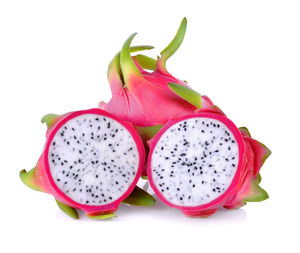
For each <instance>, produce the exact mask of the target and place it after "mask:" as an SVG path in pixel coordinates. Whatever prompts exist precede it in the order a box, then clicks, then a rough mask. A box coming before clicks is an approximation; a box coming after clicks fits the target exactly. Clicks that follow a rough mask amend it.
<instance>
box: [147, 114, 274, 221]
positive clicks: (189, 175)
mask: <svg viewBox="0 0 300 253" xmlns="http://www.w3.org/2000/svg"><path fill="white" fill-rule="evenodd" d="M149 145H150V153H149V157H148V178H149V182H150V185H151V187H152V188H153V190H154V192H155V193H156V195H157V196H158V197H159V198H160V199H161V200H162V201H163V202H164V203H166V204H167V205H169V206H172V207H175V208H178V209H180V210H181V211H182V212H183V213H184V214H185V215H187V216H190V217H207V216H209V215H211V214H213V213H214V212H216V211H217V210H218V209H219V208H220V207H225V208H229V209H230V208H237V207H240V206H242V205H244V204H245V203H246V202H247V201H262V200H265V199H267V198H268V195H267V193H266V192H265V191H264V190H263V189H262V188H261V187H260V186H259V185H258V184H259V183H260V175H259V170H260V168H261V166H262V164H263V163H264V161H265V160H266V158H267V157H268V156H269V155H270V154H271V151H270V150H269V149H268V148H267V147H266V146H264V145H263V144H262V143H260V142H258V141H256V140H254V139H252V138H251V136H250V134H249V131H248V130H247V129H246V128H240V129H238V128H237V127H236V126H235V125H234V123H233V122H232V121H230V120H229V119H228V118H227V117H226V116H225V115H224V114H223V113H222V112H221V111H220V110H218V109H216V108H211V109H210V110H207V109H200V110H198V111H197V112H196V113H194V114H191V115H187V116H184V117H181V118H177V119H172V120H170V121H169V122H168V123H167V124H166V125H165V126H164V127H163V128H162V129H161V130H160V131H159V132H158V134H157V135H156V136H155V137H154V138H153V139H152V140H151V141H150V142H149Z"/></svg>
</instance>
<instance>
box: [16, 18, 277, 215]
mask: <svg viewBox="0 0 300 253" xmlns="http://www.w3.org/2000/svg"><path fill="white" fill-rule="evenodd" d="M186 25H187V22H186V19H183V21H182V22H181V25H180V27H179V30H178V32H177V34H176V36H175V38H174V39H173V40H172V42H171V43H170V44H169V45H168V46H167V47H166V48H165V49H164V50H163V51H162V52H161V55H160V56H159V57H158V58H157V60H155V59H152V58H150V57H148V56H145V55H141V54H138V55H135V56H131V53H133V52H137V51H142V50H148V49H152V47H151V46H135V47H130V44H131V42H132V40H133V38H134V36H135V34H133V35H131V36H130V37H129V38H128V39H127V41H126V42H125V43H124V45H123V48H122V50H121V52H120V53H118V54H117V55H116V56H115V57H114V58H113V60H112V61H111V63H110V65H109V68H108V80H109V84H110V87H111V91H112V99H111V100H110V101H109V102H108V103H104V102H101V103H100V104H99V108H97V109H90V110H84V111H77V112H71V113H67V114H65V115H53V114H48V115H46V116H45V117H43V119H42V122H44V123H46V124H47V126H48V131H47V134H46V144H45V147H44V150H43V153H42V155H41V157H40V159H39V161H38V163H37V165H36V166H35V168H33V169H32V170H31V171H29V172H26V171H25V170H22V171H21V172H20V177H21V179H22V181H23V182H24V183H25V184H26V185H27V186H29V187H31V188H33V189H35V190H39V191H44V192H47V193H50V194H52V195H53V196H54V197H55V199H56V202H57V204H58V206H59V207H60V208H61V210H63V211H64V212H65V213H66V214H68V215H69V216H71V217H73V218H78V213H77V210H76V209H80V210H83V211H84V212H85V213H86V215H87V216H88V217H90V218H94V219H105V218H111V217H114V216H115V215H114V212H115V211H116V210H117V208H118V206H119V205H120V203H122V202H123V203H127V204H131V205H140V206H153V205H154V204H155V199H154V198H153V196H151V195H150V194H148V193H147V192H146V191H144V190H143V189H141V188H139V187H138V186H137V185H136V184H137V181H138V180H139V178H140V177H141V176H143V177H144V178H147V179H148V180H149V182H150V185H151V187H152V189H153V190H154V192H155V194H156V196H157V197H158V198H159V199H160V200H162V201H163V202H164V203H166V204H167V205H169V206H172V207H175V208H178V209H180V210H181V211H182V212H183V213H184V214H185V215H186V216H189V217H207V216H209V215H211V214H213V213H214V212H216V211H217V210H218V209H219V208H221V207H224V208H228V209H232V208H238V207H241V206H243V205H245V204H246V202H248V201H262V200H265V199H267V198H268V195H267V193H266V192H265V191H264V190H263V189H262V188H261V187H260V186H259V183H260V181H261V177H260V174H259V171H260V168H261V166H262V165H263V163H264V161H265V160H266V158H267V157H268V156H269V155H270V154H271V151H270V150H269V149H268V148H267V147H266V146H264V145H263V144H262V143H260V142H258V141H256V140H255V139H253V138H252V137H251V135H250V133H249V131H248V130H247V128H245V127H242V128H237V127H236V126H235V124H234V123H233V122H232V121H231V120H229V119H228V118H227V117H226V115H225V114H224V113H223V112H222V111H221V110H220V109H219V108H218V107H217V106H216V105H214V104H213V103H212V101H211V100H210V99H209V98H208V97H207V96H201V95H200V94H199V93H197V92H196V91H194V90H192V89H191V88H190V87H189V86H188V85H187V84H186V83H185V82H184V81H181V80H179V79H177V78H175V77H173V76H172V75H171V74H170V73H169V72H168V71H167V69H166V61H167V59H168V58H169V57H170V56H172V55H173V54H174V53H175V52H176V50H177V49H178V48H179V46H180V45H181V43H182V41H183V38H184V35H185V31H186Z"/></svg>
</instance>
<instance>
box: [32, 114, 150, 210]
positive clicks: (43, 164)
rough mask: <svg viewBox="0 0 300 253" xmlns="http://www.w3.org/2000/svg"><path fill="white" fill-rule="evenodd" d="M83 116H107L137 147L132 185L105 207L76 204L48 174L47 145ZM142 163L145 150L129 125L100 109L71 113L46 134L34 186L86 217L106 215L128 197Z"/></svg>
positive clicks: (139, 173) (138, 176)
mask: <svg viewBox="0 0 300 253" xmlns="http://www.w3.org/2000/svg"><path fill="white" fill-rule="evenodd" d="M83 114H97V115H102V116H107V117H109V118H112V119H114V120H116V121H117V122H119V123H120V124H121V125H123V126H124V127H125V128H126V129H127V130H128V131H129V132H130V133H131V135H132V137H133V139H134V140H135V142H136V144H137V147H138V152H139V158H140V161H139V167H138V171H137V173H136V177H135V179H134V181H133V182H132V184H131V185H130V186H129V188H128V190H127V191H126V192H125V193H124V194H123V195H122V196H121V197H120V198H119V199H117V200H115V201H114V202H112V203H110V204H107V205H101V206H89V205H83V204H80V203H77V202H75V201H73V200H72V199H71V198H69V197H68V196H67V195H65V194H64V193H63V192H62V191H61V190H60V189H59V188H58V187H57V185H56V184H55V182H54V180H53V178H52V176H51V172H50V167H49V163H48V152H49V145H50V143H51V141H52V139H53V138H54V136H55V134H56V132H57V131H58V130H59V129H60V128H61V127H62V126H63V125H64V124H65V123H66V122H67V121H69V120H71V119H72V118H74V117H77V116H79V115H83ZM144 161H145V150H144V146H143V144H142V141H141V139H140V137H139V135H138V134H137V133H136V131H135V130H134V128H133V127H132V125H131V124H130V123H127V122H124V121H121V120H120V119H118V118H117V117H115V116H113V115H111V114H109V113H107V112H105V111H103V110H100V109H90V110H85V111H77V112H72V113H70V114H67V115H65V116H62V117H61V118H60V119H59V120H58V122H56V124H55V125H54V126H53V127H52V128H51V129H50V130H49V132H48V133H47V141H46V145H45V149H44V152H43V154H42V156H41V157H40V159H39V162H38V165H37V170H36V174H35V180H34V181H35V184H36V185H37V186H38V187H39V188H41V189H42V190H43V191H45V192H47V193H50V194H52V195H53V196H54V197H55V198H56V199H58V200H59V201H60V202H62V203H63V204H65V205H68V206H71V207H73V208H77V209H81V210H83V211H84V212H85V213H87V214H88V215H99V214H106V213H113V212H114V211H115V210H116V209H117V208H118V206H119V204H120V203H121V202H122V201H123V200H124V199H125V198H126V197H128V196H129V194H130V193H131V192H132V191H133V189H134V187H135V185H136V184H137V181H138V179H139V178H140V176H141V172H142V169H143V166H144Z"/></svg>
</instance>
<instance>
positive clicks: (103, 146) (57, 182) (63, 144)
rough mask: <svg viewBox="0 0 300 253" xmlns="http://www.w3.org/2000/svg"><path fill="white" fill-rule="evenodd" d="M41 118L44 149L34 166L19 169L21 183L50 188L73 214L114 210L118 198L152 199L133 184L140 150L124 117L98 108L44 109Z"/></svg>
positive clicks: (110, 213)
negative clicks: (58, 111) (44, 130)
mask: <svg viewBox="0 0 300 253" xmlns="http://www.w3.org/2000/svg"><path fill="white" fill-rule="evenodd" d="M42 122H46V123H47V125H48V130H47V134H46V144H45V148H44V151H43V153H42V155H41V157H40V159H39V161H38V163H37V165H36V167H35V168H33V169H32V170H31V171H29V172H26V171H25V170H22V171H21V172H20V177H21V179H22V181H23V182H24V183H25V184H26V185H27V186H29V187H30V188H33V189H35V190H39V191H43V192H46V193H50V194H52V195H53V196H54V197H55V199H56V202H57V204H58V206H59V207H60V208H61V209H62V210H63V211H64V212H65V213H66V214H68V215H69V216H71V217H73V218H78V213H77V211H76V209H80V210H83V211H84V212H85V213H86V214H87V216H88V217H90V218H93V219H105V218H111V217H114V216H115V215H114V212H115V211H116V210H117V208H118V206H119V204H120V203H121V202H124V203H128V204H134V205H153V204H154V199H153V197H152V196H151V195H149V194H147V193H146V192H144V191H143V190H142V189H140V188H138V187H137V186H136V183H137V181H138V179H139V178H140V175H141V172H142V168H143V166H144V161H145V150H144V146H143V143H142V141H141V139H140V137H139V135H138V134H137V132H136V130H135V129H134V128H133V127H132V126H131V124H130V123H127V122H125V121H123V120H120V119H118V118H117V117H115V116H113V115H111V114H109V113H107V112H105V111H103V110H100V109H90V110H85V111H77V112H71V113H67V114H65V115H62V116H58V115H51V114H50V115H46V116H45V117H44V118H43V119H42ZM129 194H131V195H130V196H129Z"/></svg>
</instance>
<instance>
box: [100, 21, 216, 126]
mask: <svg viewBox="0 0 300 253" xmlns="http://www.w3.org/2000/svg"><path fill="white" fill-rule="evenodd" d="M186 26H187V21H186V19H185V18H184V19H183V20H182V22H181V25H180V27H179V29H178V31H177V34H176V36H175V38H174V39H173V40H172V42H171V43H170V44H169V45H168V46H167V47H166V48H165V49H164V50H163V51H162V52H161V56H160V57H158V58H157V61H156V60H154V59H152V58H150V57H147V56H144V55H137V56H133V57H131V55H130V51H131V52H135V51H139V50H145V49H151V48H152V47H150V46H144V47H143V46H140V47H135V48H130V44H131V42H132V40H133V38H134V36H135V35H136V34H133V35H131V36H130V37H129V38H128V39H127V41H126V42H125V44H124V46H123V48H122V51H121V52H120V53H118V54H117V55H116V56H115V57H114V59H113V60H112V62H111V63H110V65H109V69H108V80H109V83H110V87H111V91H112V99H111V100H110V101H109V102H108V103H107V104H106V103H104V102H101V103H100V104H99V107H100V108H101V109H104V110H106V111H108V112H110V113H113V114H115V115H117V116H118V117H120V118H122V119H124V120H126V121H130V122H132V123H133V124H135V125H137V126H139V127H149V126H157V125H162V124H165V123H166V122H167V121H168V120H169V119H170V118H172V117H175V116H176V117H180V116H183V115H186V114H189V113H192V112H194V111H195V110H196V107H195V106H194V105H192V104H190V103H188V102H187V101H185V100H184V99H182V98H181V97H179V96H177V95H176V94H175V93H174V92H172V90H171V89H170V88H169V83H177V84H180V85H182V86H186V87H187V84H186V83H185V82H183V81H181V80H179V79H177V78H175V77H173V76H172V75H171V74H170V73H169V72H168V71H167V69H166V61H167V59H168V58H170V57H171V56H172V55H173V54H174V53H175V52H176V51H177V49H178V48H179V47H180V45H181V43H182V41H183V38H184V35H185V32H186ZM145 69H147V70H148V71H146V70H145ZM149 70H150V72H149ZM201 101H202V107H209V106H211V105H212V102H211V101H210V99H209V98H208V97H206V96H203V97H202V100H201Z"/></svg>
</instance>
